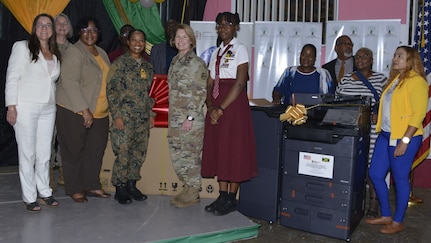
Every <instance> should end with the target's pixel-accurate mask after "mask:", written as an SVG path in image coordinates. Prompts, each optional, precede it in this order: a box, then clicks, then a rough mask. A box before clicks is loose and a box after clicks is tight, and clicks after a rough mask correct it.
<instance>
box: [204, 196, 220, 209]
mask: <svg viewBox="0 0 431 243" xmlns="http://www.w3.org/2000/svg"><path fill="white" fill-rule="evenodd" d="M222 200H223V199H222V197H220V196H219V197H218V198H217V199H216V200H215V201H214V202H212V203H211V204H210V205H207V206H205V211H207V212H208V213H214V210H216V208H217V205H218V204H219V203H220V201H222Z"/></svg>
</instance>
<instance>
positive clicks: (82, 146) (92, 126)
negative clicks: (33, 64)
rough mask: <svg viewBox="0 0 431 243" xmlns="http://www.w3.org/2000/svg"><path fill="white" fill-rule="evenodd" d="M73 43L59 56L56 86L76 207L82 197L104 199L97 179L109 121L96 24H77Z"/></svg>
mask: <svg viewBox="0 0 431 243" xmlns="http://www.w3.org/2000/svg"><path fill="white" fill-rule="evenodd" d="M75 31H76V34H77V36H79V40H78V41H77V42H76V44H74V45H73V46H71V47H69V48H68V49H67V50H66V52H65V54H64V60H65V61H64V62H63V63H62V69H63V70H62V72H61V76H60V80H59V82H58V85H57V97H58V99H57V120H56V122H57V130H58V139H59V144H60V148H61V157H62V160H63V161H62V162H63V172H64V183H65V191H66V194H67V195H70V196H71V198H72V199H73V200H74V201H76V202H79V203H85V202H87V201H88V200H87V198H86V196H95V197H100V198H108V197H110V196H111V195H110V194H107V193H105V192H104V191H103V190H102V188H101V184H100V179H99V174H100V169H101V166H102V158H103V153H104V151H105V147H106V143H107V141H108V129H109V117H108V101H107V98H106V77H107V74H108V71H109V66H110V62H109V58H108V55H107V54H106V52H105V51H104V50H103V49H102V48H100V47H98V46H97V45H96V42H97V41H98V38H99V36H100V25H99V22H98V21H97V20H96V19H95V18H92V17H86V18H83V19H81V20H80V21H79V22H78V24H77V27H76V30H75Z"/></svg>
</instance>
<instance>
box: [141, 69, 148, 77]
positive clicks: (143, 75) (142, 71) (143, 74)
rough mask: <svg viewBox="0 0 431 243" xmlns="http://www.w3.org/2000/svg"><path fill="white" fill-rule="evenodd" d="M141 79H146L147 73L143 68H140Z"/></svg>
mask: <svg viewBox="0 0 431 243" xmlns="http://www.w3.org/2000/svg"><path fill="white" fill-rule="evenodd" d="M141 78H142V79H146V78H147V72H145V70H144V69H143V68H141Z"/></svg>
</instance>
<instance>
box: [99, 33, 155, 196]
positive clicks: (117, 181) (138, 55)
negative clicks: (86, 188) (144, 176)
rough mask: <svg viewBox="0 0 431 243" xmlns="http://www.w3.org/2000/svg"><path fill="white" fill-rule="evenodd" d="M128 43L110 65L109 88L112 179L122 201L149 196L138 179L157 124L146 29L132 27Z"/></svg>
mask: <svg viewBox="0 0 431 243" xmlns="http://www.w3.org/2000/svg"><path fill="white" fill-rule="evenodd" d="M128 45H129V51H128V52H126V53H125V54H123V55H122V56H120V57H119V58H117V59H116V60H115V61H114V63H113V64H112V65H111V68H110V70H109V74H108V83H107V91H106V92H107V96H108V103H109V111H110V113H111V116H112V123H111V129H110V131H111V144H112V150H113V151H114V154H115V156H116V159H115V162H114V167H113V170H112V180H111V182H112V184H113V185H114V186H115V188H116V192H115V199H116V200H117V201H118V202H119V203H120V204H129V203H131V202H132V199H133V200H136V201H143V200H145V199H146V198H147V196H146V195H144V194H142V192H140V191H139V190H138V189H137V188H136V181H138V180H140V179H141V175H140V171H141V166H142V164H143V163H144V161H145V157H146V155H147V147H148V140H149V137H150V128H152V127H153V126H154V119H153V116H152V115H153V114H152V111H151V109H152V108H153V105H154V100H153V98H151V97H150V96H149V90H150V87H151V82H152V80H153V76H154V71H153V66H152V65H151V64H150V63H149V62H147V61H145V59H144V58H143V57H142V52H143V51H144V49H145V34H144V32H143V31H141V30H131V31H130V33H129V35H128Z"/></svg>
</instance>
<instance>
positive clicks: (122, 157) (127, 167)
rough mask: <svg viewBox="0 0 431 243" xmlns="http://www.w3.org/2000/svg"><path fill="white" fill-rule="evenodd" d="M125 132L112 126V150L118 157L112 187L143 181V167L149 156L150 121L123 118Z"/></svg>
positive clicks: (113, 172) (114, 167) (113, 171)
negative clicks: (131, 181) (130, 181)
mask: <svg viewBox="0 0 431 243" xmlns="http://www.w3.org/2000/svg"><path fill="white" fill-rule="evenodd" d="M123 119H124V126H125V127H124V130H118V129H115V128H114V127H113V125H112V126H111V144H112V150H113V152H114V154H115V156H116V158H115V162H114V166H113V169H112V178H111V182H112V185H114V186H116V185H120V184H125V183H126V182H127V181H129V180H135V181H139V180H140V179H141V174H140V171H141V167H142V164H143V163H144V161H145V157H146V156H147V148H148V140H149V138H150V126H149V119H143V120H142V119H138V118H135V117H131V118H123Z"/></svg>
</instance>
